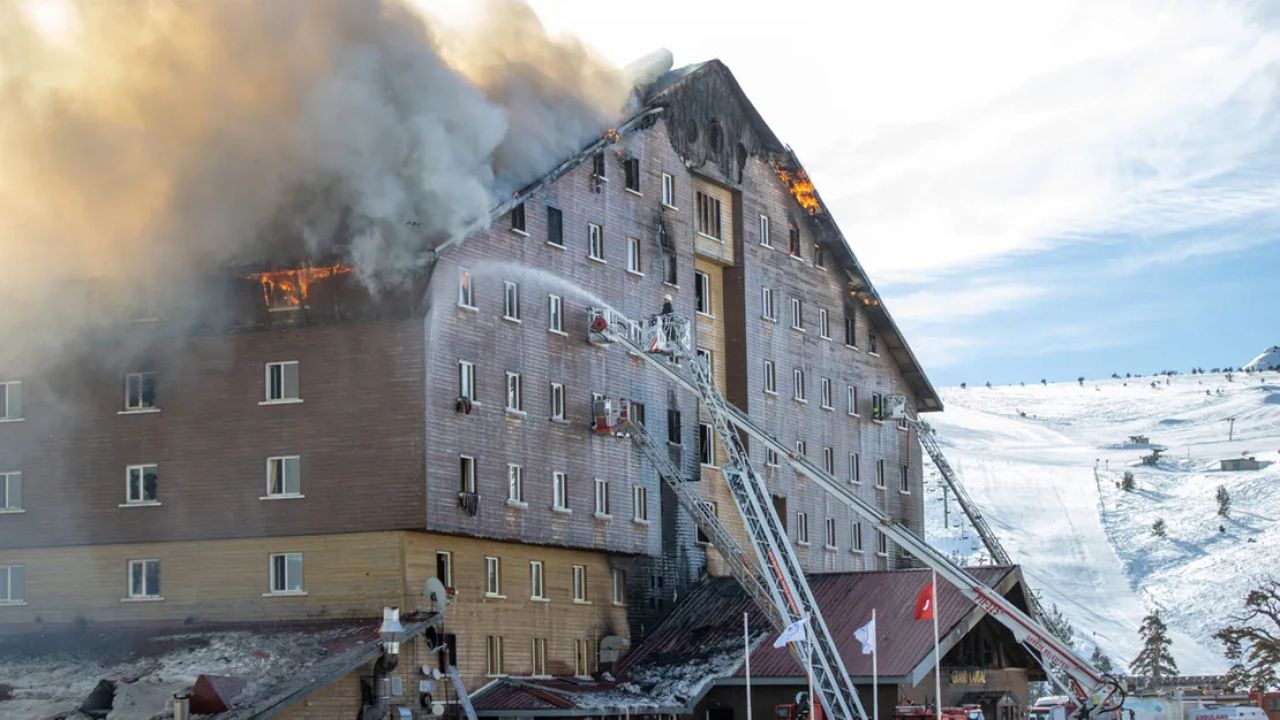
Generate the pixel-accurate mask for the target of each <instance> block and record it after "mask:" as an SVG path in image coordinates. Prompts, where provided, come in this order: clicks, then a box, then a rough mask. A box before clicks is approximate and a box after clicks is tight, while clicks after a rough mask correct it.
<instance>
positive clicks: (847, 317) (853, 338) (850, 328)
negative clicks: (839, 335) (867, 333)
mask: <svg viewBox="0 0 1280 720" xmlns="http://www.w3.org/2000/svg"><path fill="white" fill-rule="evenodd" d="M857 332H858V316H857V315H856V314H855V312H854V309H853V308H851V307H850V308H845V311H844V344H845V345H848V346H849V347H858V335H857Z"/></svg>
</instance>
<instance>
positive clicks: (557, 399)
mask: <svg viewBox="0 0 1280 720" xmlns="http://www.w3.org/2000/svg"><path fill="white" fill-rule="evenodd" d="M551 419H552V420H564V385H562V384H560V383H551Z"/></svg>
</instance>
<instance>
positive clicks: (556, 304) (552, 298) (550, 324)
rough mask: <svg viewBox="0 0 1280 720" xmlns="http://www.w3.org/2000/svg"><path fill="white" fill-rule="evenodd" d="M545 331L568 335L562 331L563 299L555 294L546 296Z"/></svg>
mask: <svg viewBox="0 0 1280 720" xmlns="http://www.w3.org/2000/svg"><path fill="white" fill-rule="evenodd" d="M547 331H548V332H553V333H556V334H557V335H568V333H566V332H565V331H564V297H563V296H560V295H556V294H555V293H548V294H547Z"/></svg>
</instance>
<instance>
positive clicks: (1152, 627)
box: [1129, 612, 1178, 683]
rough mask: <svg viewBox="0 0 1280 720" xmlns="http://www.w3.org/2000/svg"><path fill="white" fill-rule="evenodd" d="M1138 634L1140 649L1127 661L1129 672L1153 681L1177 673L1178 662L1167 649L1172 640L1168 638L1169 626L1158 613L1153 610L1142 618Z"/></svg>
mask: <svg viewBox="0 0 1280 720" xmlns="http://www.w3.org/2000/svg"><path fill="white" fill-rule="evenodd" d="M1138 636H1139V637H1140V638H1142V650H1140V651H1139V652H1138V656H1137V657H1135V658H1134V659H1133V662H1131V663H1129V672H1130V673H1131V674H1133V675H1138V676H1145V677H1147V678H1150V679H1151V681H1152V682H1153V683H1154V682H1158V681H1159V680H1160V679H1161V678H1165V677H1171V676H1175V675H1177V674H1178V664H1177V663H1176V662H1174V660H1173V655H1172V654H1171V653H1170V651H1169V648H1170V647H1171V646H1172V645H1173V641H1172V640H1170V639H1169V628H1168V626H1166V625H1165V624H1164V621H1163V620H1161V619H1160V613H1158V612H1153V613H1151V614H1150V615H1148V616H1146V617H1145V618H1143V619H1142V627H1140V628H1138Z"/></svg>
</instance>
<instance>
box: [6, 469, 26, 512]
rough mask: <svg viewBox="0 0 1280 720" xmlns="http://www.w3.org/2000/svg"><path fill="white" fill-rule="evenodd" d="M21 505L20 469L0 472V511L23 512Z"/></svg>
mask: <svg viewBox="0 0 1280 720" xmlns="http://www.w3.org/2000/svg"><path fill="white" fill-rule="evenodd" d="M24 511H25V510H24V508H23V507H22V471H20V470H7V471H5V472H0V513H20V512H24Z"/></svg>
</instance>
